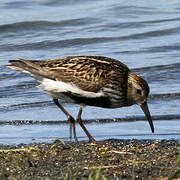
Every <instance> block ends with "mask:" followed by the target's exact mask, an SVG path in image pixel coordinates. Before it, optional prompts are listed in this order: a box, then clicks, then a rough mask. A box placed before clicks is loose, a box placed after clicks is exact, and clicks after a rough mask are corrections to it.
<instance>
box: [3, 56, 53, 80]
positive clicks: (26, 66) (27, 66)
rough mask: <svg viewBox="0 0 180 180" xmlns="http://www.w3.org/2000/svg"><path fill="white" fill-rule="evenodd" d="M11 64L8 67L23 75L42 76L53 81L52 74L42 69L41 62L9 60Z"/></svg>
mask: <svg viewBox="0 0 180 180" xmlns="http://www.w3.org/2000/svg"><path fill="white" fill-rule="evenodd" d="M9 62H10V63H11V64H10V65H7V66H6V67H8V68H11V69H14V70H18V71H22V72H23V73H27V74H30V75H31V76H42V77H47V78H49V79H53V77H52V76H51V73H50V72H48V71H46V69H43V68H42V67H40V65H39V61H31V60H25V59H19V60H9Z"/></svg>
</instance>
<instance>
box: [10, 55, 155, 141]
mask: <svg viewBox="0 0 180 180" xmlns="http://www.w3.org/2000/svg"><path fill="white" fill-rule="evenodd" d="M10 63H11V65H9V66H8V67H9V68H12V69H15V70H20V71H23V72H25V73H29V74H30V75H32V76H33V77H34V78H35V79H37V81H38V82H39V83H40V84H41V85H42V87H43V88H42V89H43V90H44V91H45V92H47V93H48V94H49V95H50V96H51V97H52V98H53V99H54V100H55V99H64V100H66V101H69V102H73V103H77V104H80V105H81V108H80V109H82V107H83V106H84V105H90V106H98V107H104V108H118V107H123V106H130V105H133V104H139V105H140V106H141V108H142V109H143V111H144V113H145V114H146V117H147V119H148V121H149V123H150V126H151V129H152V131H154V127H153V124H152V120H151V116H150V113H149V110H148V107H147V103H146V101H147V96H148V94H149V86H148V84H147V83H146V81H145V80H144V79H143V78H141V77H140V76H138V75H136V74H134V73H132V72H131V71H130V70H129V68H128V67H127V66H126V65H124V64H123V63H121V62H120V61H118V60H115V59H112V58H107V57H103V56H68V57H65V58H58V59H53V60H45V61H31V60H24V59H20V60H11V61H10ZM45 80H46V81H47V82H46V81H45ZM50 80H51V81H50ZM55 83H56V84H55ZM51 86H52V87H51ZM55 103H56V105H58V102H57V101H56V102H55ZM58 107H59V108H60V109H61V110H62V111H63V112H64V113H65V114H66V115H67V117H68V119H73V118H72V117H71V116H70V115H69V113H67V112H66V111H65V110H64V109H62V106H60V105H58ZM81 113H82V110H80V113H79V119H81V116H80V115H81ZM69 117H71V118H69ZM72 122H74V121H73V120H72ZM84 128H85V127H83V129H84ZM85 131H86V130H85ZM74 134H75V130H74ZM86 134H87V133H86ZM87 135H88V137H89V139H90V141H93V140H94V139H93V138H92V136H90V134H87Z"/></svg>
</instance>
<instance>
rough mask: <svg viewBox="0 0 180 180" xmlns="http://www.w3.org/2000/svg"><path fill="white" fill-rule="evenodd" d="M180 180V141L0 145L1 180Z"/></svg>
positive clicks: (57, 141) (112, 140) (59, 142)
mask: <svg viewBox="0 0 180 180" xmlns="http://www.w3.org/2000/svg"><path fill="white" fill-rule="evenodd" d="M158 178H161V179H162V178H169V179H172V178H174V179H177V178H180V141H174V140H141V141H139V140H116V139H111V140H107V141H101V142H98V143H97V144H89V143H87V142H80V143H78V144H77V143H73V142H63V141H60V140H56V141H55V142H54V143H52V144H29V145H22V144H21V145H17V146H2V145H1V146H0V179H37V180H38V179H46V180H49V179H146V180H147V179H158Z"/></svg>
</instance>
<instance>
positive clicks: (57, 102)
mask: <svg viewBox="0 0 180 180" xmlns="http://www.w3.org/2000/svg"><path fill="white" fill-rule="evenodd" d="M53 101H54V103H55V104H56V105H57V107H58V108H59V109H60V110H61V111H62V112H63V113H64V114H65V115H66V116H67V118H68V122H69V125H70V127H69V134H70V139H72V132H73V134H74V139H75V141H78V139H77V136H76V127H75V120H74V118H73V117H72V116H71V115H70V114H69V113H68V112H67V111H66V110H65V109H64V108H63V106H61V105H60V103H59V101H58V99H53Z"/></svg>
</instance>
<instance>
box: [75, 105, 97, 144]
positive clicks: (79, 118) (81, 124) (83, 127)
mask: <svg viewBox="0 0 180 180" xmlns="http://www.w3.org/2000/svg"><path fill="white" fill-rule="evenodd" d="M82 110H83V106H82V105H80V109H79V113H78V115H77V122H78V123H79V125H80V126H81V128H82V129H83V130H84V132H85V133H86V135H87V136H88V138H89V142H93V143H94V142H95V139H94V138H93V137H92V136H91V134H90V133H89V132H88V130H87V129H86V127H85V126H84V124H83V122H82V120H81V114H82Z"/></svg>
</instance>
